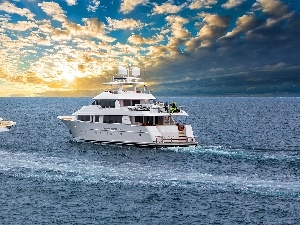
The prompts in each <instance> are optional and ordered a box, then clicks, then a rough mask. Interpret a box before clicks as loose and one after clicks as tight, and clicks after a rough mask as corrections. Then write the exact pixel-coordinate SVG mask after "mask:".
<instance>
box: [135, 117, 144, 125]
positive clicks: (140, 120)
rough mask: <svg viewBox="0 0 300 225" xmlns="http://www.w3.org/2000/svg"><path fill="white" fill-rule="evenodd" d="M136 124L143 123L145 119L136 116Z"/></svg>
mask: <svg viewBox="0 0 300 225" xmlns="http://www.w3.org/2000/svg"><path fill="white" fill-rule="evenodd" d="M135 122H138V123H143V117H142V116H136V117H135Z"/></svg>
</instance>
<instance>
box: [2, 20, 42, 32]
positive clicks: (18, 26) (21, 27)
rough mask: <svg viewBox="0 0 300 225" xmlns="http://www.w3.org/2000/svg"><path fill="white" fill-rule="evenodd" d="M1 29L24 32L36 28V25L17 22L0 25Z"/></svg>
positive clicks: (29, 22) (28, 22)
mask: <svg viewBox="0 0 300 225" xmlns="http://www.w3.org/2000/svg"><path fill="white" fill-rule="evenodd" d="M0 24H1V27H2V28H4V29H8V30H14V31H26V30H29V29H32V28H36V27H37V25H36V23H34V22H31V21H18V22H17V23H1V22H0Z"/></svg>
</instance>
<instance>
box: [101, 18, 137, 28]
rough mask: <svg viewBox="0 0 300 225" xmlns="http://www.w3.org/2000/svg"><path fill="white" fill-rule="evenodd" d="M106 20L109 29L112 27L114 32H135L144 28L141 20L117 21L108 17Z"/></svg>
mask: <svg viewBox="0 0 300 225" xmlns="http://www.w3.org/2000/svg"><path fill="white" fill-rule="evenodd" d="M106 20H107V22H108V27H110V28H111V29H112V30H127V29H129V30H134V29H140V28H141V27H142V26H143V24H142V23H141V22H140V21H139V20H138V21H136V20H134V19H122V20H116V19H111V18H110V17H107V18H106Z"/></svg>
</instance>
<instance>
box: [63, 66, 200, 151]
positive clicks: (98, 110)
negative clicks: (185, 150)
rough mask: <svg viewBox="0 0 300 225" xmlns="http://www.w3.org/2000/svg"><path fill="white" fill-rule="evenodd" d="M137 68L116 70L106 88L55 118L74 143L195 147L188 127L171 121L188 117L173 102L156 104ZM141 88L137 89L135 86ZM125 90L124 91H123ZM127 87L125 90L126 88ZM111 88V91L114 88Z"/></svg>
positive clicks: (189, 126) (191, 131)
mask: <svg viewBox="0 0 300 225" xmlns="http://www.w3.org/2000/svg"><path fill="white" fill-rule="evenodd" d="M139 76H140V68H138V67H131V66H128V67H119V70H118V74H117V75H115V76H112V80H111V81H110V82H107V83H104V84H105V85H109V87H110V89H109V90H105V91H103V92H102V93H100V94H99V95H97V96H96V97H94V98H93V102H92V103H91V104H90V105H87V106H83V107H82V108H81V109H79V110H78V111H76V112H75V113H73V114H72V116H58V119H60V120H61V121H62V122H63V123H64V124H65V125H66V126H67V128H68V129H69V131H70V134H71V135H72V137H73V138H74V139H75V140H76V141H85V142H98V143H114V144H123V145H138V146H154V147H170V146H174V147H175V146H196V145H197V142H196V140H195V136H194V134H193V129H192V126H191V125H186V124H179V123H176V122H175V119H174V117H175V116H188V114H187V112H185V111H184V110H183V109H182V107H178V106H177V104H176V103H175V102H173V103H171V104H169V103H166V102H159V101H157V100H156V98H155V97H154V96H153V95H152V94H151V93H150V92H147V91H146V86H145V83H144V82H141V78H140V77H139ZM140 86H141V87H142V90H139V89H138V87H140ZM126 87H127V88H126ZM128 87H129V89H128ZM114 88H115V89H114Z"/></svg>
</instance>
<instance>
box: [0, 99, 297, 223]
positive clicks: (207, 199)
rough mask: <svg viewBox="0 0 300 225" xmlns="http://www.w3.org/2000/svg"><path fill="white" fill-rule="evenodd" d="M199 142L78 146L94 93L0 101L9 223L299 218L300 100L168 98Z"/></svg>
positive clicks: (1, 184)
mask: <svg viewBox="0 0 300 225" xmlns="http://www.w3.org/2000/svg"><path fill="white" fill-rule="evenodd" d="M158 100H162V101H170V102H171V101H176V102H177V104H178V105H179V106H183V107H184V108H185V110H186V111H187V112H188V113H189V114H190V116H189V117H184V118H176V119H177V121H178V122H180V123H186V124H192V126H193V130H194V133H195V135H196V136H197V141H198V142H199V145H198V146H196V147H184V148H178V147H172V148H162V149H156V148H141V147H135V146H119V145H102V144H93V143H82V142H81V143H79V142H75V141H73V140H72V139H71V137H70V134H69V131H68V129H67V128H66V127H65V126H64V125H63V124H62V123H61V122H60V121H59V120H58V119H57V116H59V115H70V114H71V113H73V112H74V111H76V110H78V109H79V108H81V106H83V105H87V104H90V103H91V101H92V100H91V98H0V117H2V118H4V119H6V120H13V121H16V122H17V124H16V126H15V127H13V128H12V129H11V130H10V131H9V132H1V133H0V224H30V225H32V224H172V225H174V224H230V225H231V224H276V225H277V224H300V213H299V211H300V138H299V137H300V135H299V133H300V98H265V97H260V98H256V97H253V98H248V97H190V98H185V97H176V98H167V97H161V98H158Z"/></svg>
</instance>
